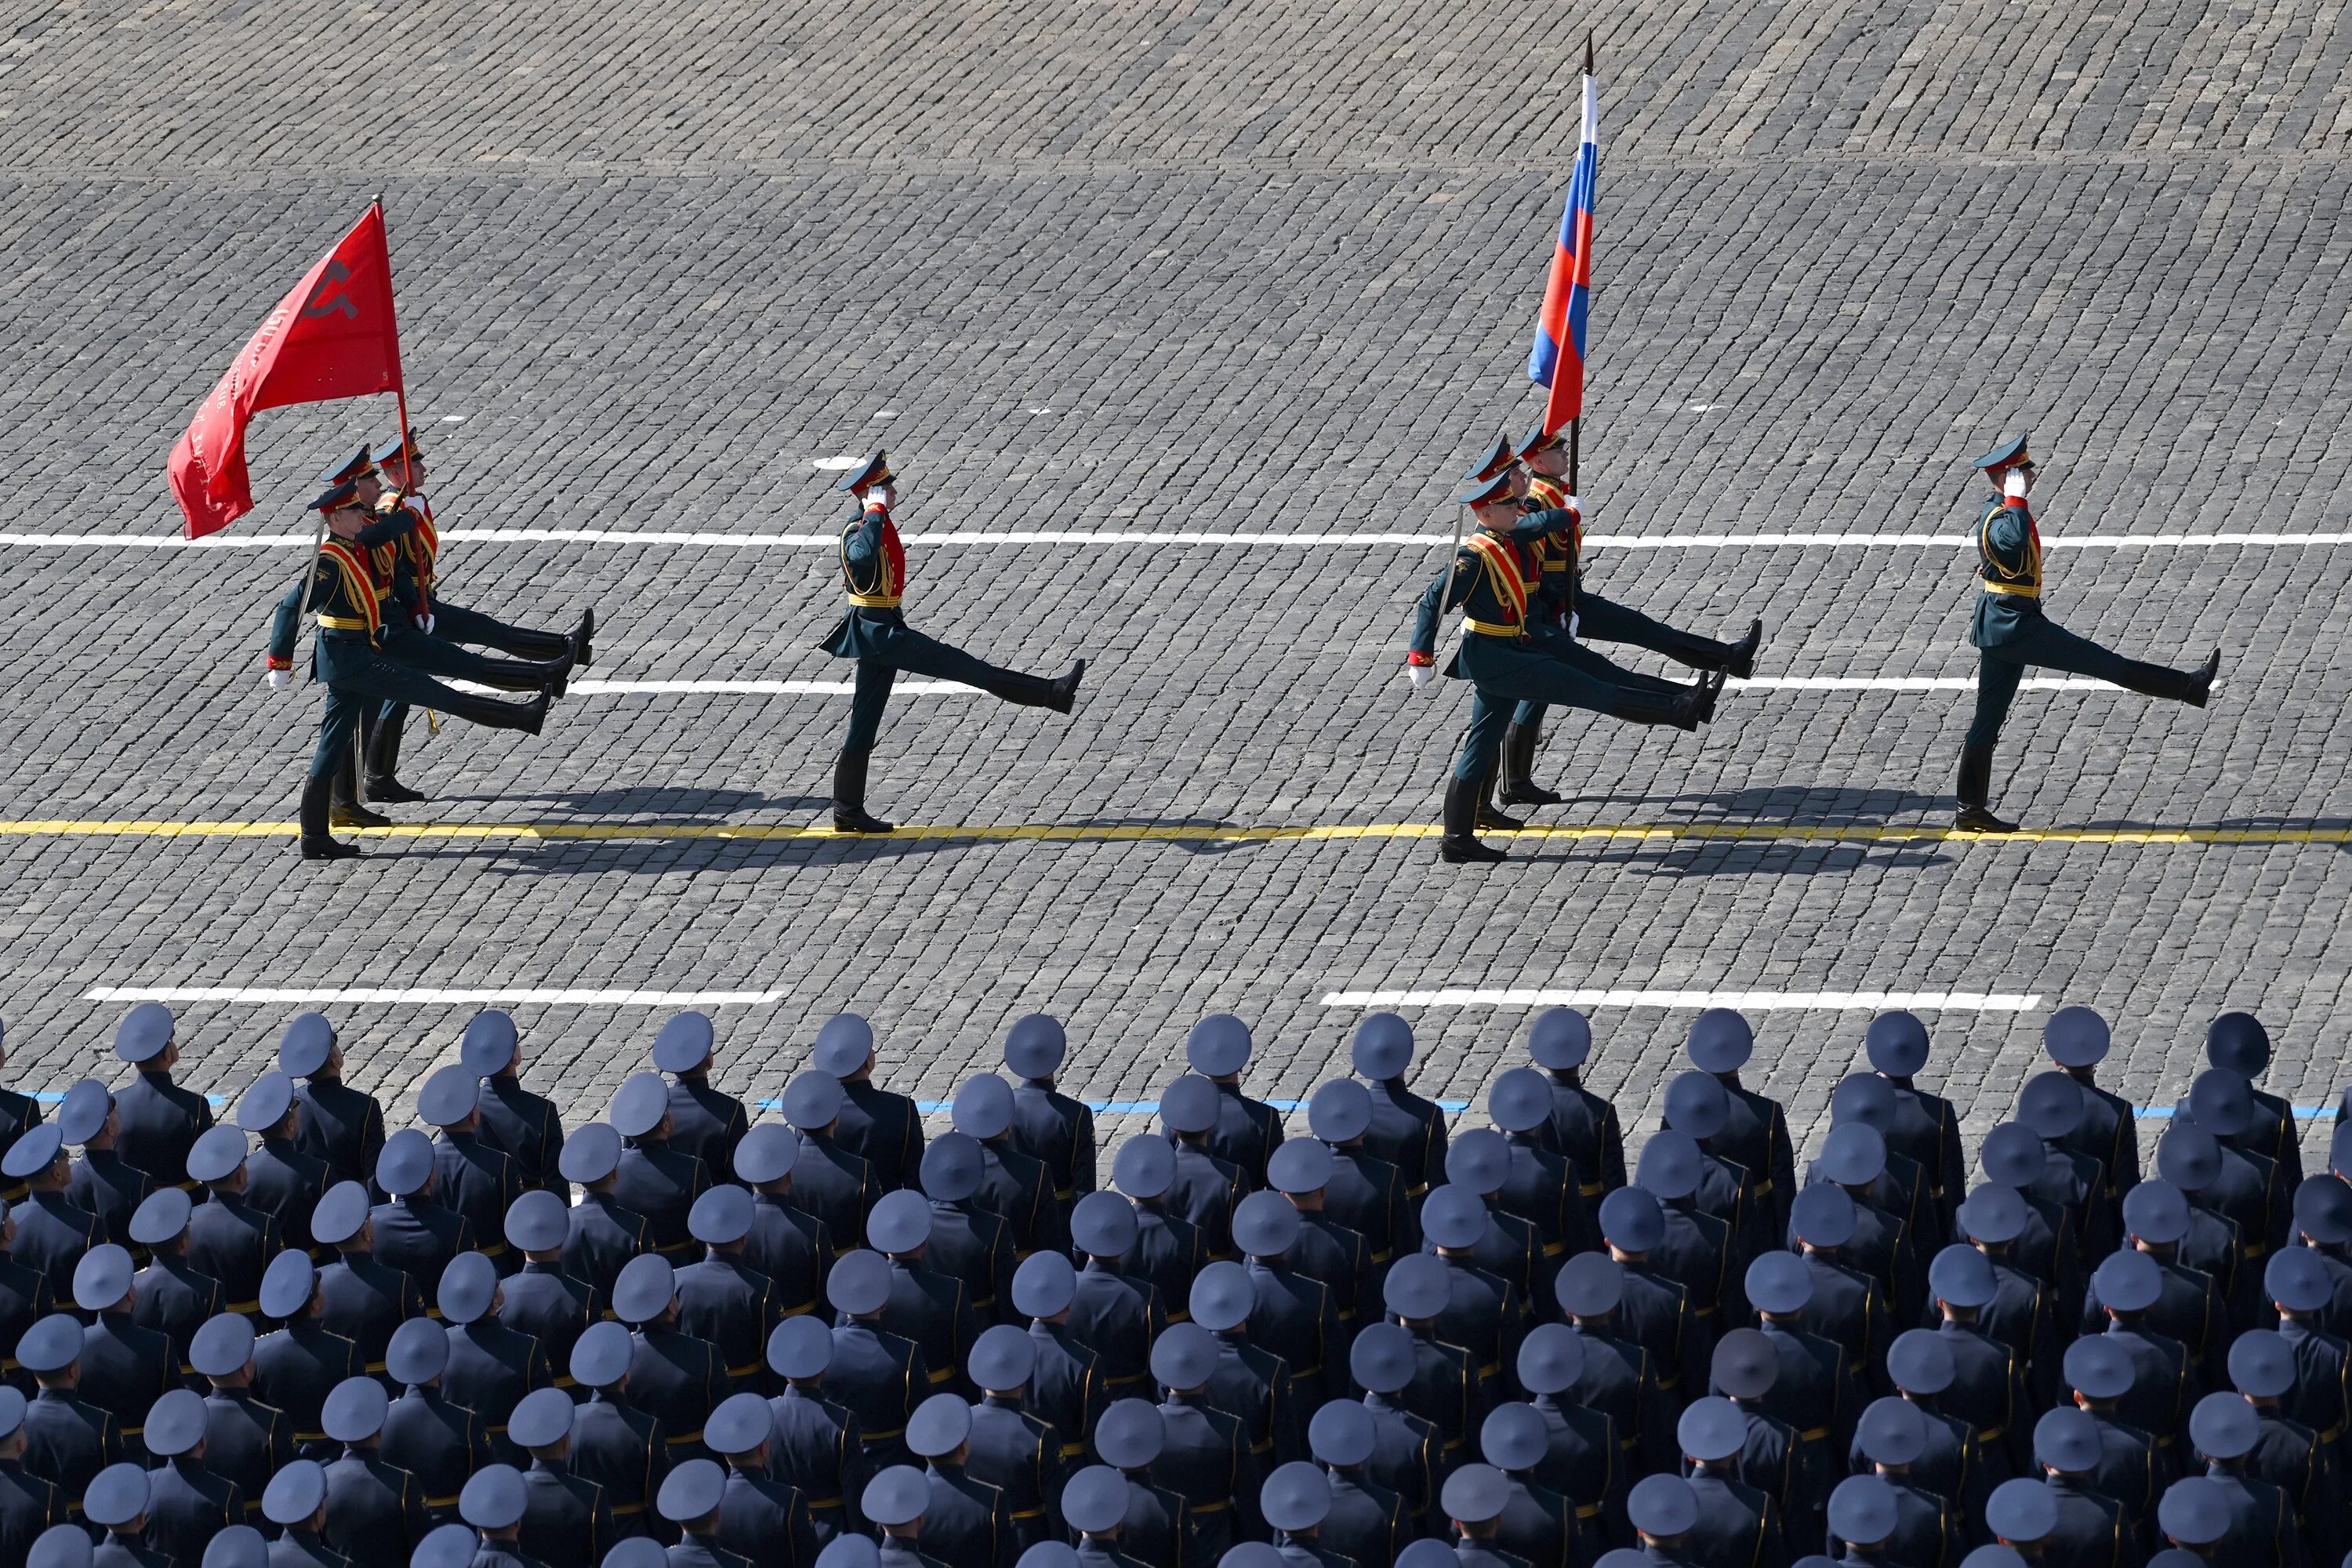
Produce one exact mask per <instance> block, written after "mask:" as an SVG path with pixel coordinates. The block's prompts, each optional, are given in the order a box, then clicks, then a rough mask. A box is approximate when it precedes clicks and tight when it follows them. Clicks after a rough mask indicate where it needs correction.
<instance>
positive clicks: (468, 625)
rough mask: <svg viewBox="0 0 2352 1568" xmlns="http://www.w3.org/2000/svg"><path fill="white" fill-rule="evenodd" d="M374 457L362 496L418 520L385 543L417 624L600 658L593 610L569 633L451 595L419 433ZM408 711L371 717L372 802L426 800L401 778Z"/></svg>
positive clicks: (401, 596) (559, 654)
mask: <svg viewBox="0 0 2352 1568" xmlns="http://www.w3.org/2000/svg"><path fill="white" fill-rule="evenodd" d="M373 460H374V464H375V468H376V469H377V472H378V474H379V475H380V476H381V478H380V479H379V480H378V482H377V483H376V485H375V487H374V488H375V489H376V490H377V494H376V495H374V496H373V498H369V497H365V496H364V495H363V496H362V499H363V500H365V501H366V504H367V505H368V506H370V507H371V508H372V509H373V510H374V511H375V513H376V515H377V518H378V520H379V523H382V522H397V521H399V520H400V518H401V515H402V514H406V515H407V517H408V518H409V519H410V520H411V521H409V523H408V526H407V527H406V529H405V531H403V532H401V533H400V535H399V537H398V538H397V539H396V540H394V541H393V542H392V543H391V544H389V545H385V546H380V547H379V552H390V553H391V554H392V555H393V561H394V568H393V574H392V595H393V598H394V601H396V603H397V605H398V609H399V612H400V613H401V614H402V615H403V616H405V617H406V618H407V620H408V622H409V624H410V625H411V626H415V628H416V629H417V630H419V631H421V632H424V633H426V634H428V635H430V636H432V637H437V638H439V639H440V640H442V641H443V642H449V643H466V644H469V645H471V646H473V647H489V648H496V649H498V650H499V652H500V653H504V654H509V655H511V656H512V657H514V658H519V659H536V660H541V661H546V660H555V659H565V660H568V661H569V663H571V664H572V665H576V666H578V667H580V668H583V669H584V668H587V667H588V666H589V665H591V664H593V663H594V662H595V658H594V649H593V646H592V639H593V637H594V636H595V633H596V612H595V610H594V608H593V607H591V608H589V609H586V610H583V611H582V612H581V615H580V625H579V627H578V629H576V630H574V631H573V632H572V633H571V634H570V635H569V636H567V635H565V634H563V633H562V632H542V631H532V630H530V629H529V628H527V627H523V626H508V625H506V624H505V623H504V622H501V621H497V620H493V619H492V618H491V617H489V616H486V615H483V614H481V613H479V612H478V611H475V610H469V609H467V608H466V607H465V606H463V605H453V604H451V603H449V602H448V601H447V600H446V599H444V598H443V597H442V596H441V592H440V588H441V584H440V572H439V568H440V553H441V534H440V530H439V528H438V526H437V525H436V523H435V521H434V519H433V506H432V503H431V502H429V501H428V500H425V452H424V449H423V448H422V447H419V446H418V445H417V444H416V433H415V431H414V430H410V431H405V432H404V433H403V434H402V436H401V437H400V438H398V439H396V440H394V441H392V442H390V443H388V444H386V445H384V446H383V447H377V448H376V449H375V451H374V453H373ZM407 716H408V704H407V703H406V702H387V703H385V704H384V705H383V707H382V708H381V709H379V710H377V711H376V712H375V713H374V714H373V715H372V716H371V717H372V722H371V723H370V724H369V725H368V726H367V729H368V734H367V737H366V739H367V797H368V798H369V799H370V800H373V801H384V802H405V801H418V800H423V799H424V798H425V796H424V795H422V794H420V793H418V792H417V791H415V790H412V789H410V788H408V787H407V786H406V785H404V784H402V783H401V782H400V780H399V777H398V773H399V771H400V732H401V727H402V724H403V722H404V721H405V720H406V718H407Z"/></svg>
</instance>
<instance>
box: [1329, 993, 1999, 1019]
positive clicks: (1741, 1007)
mask: <svg viewBox="0 0 2352 1568" xmlns="http://www.w3.org/2000/svg"><path fill="white" fill-rule="evenodd" d="M1323 1005H1324V1006H1326V1007H1673V1008H1681V1007H1692V1008H1704V1007H1732V1008H1737V1009H1738V1011H1740V1012H1743V1013H1785V1012H1806V1013H1813V1012H1843V1011H1851V1010H1860V1009H1871V1010H1881V1009H1885V1008H1889V1007H1928V1008H1935V1009H1939V1010H1942V1011H1945V1012H1957V1013H2028V1012H2032V1010H2033V1009H2034V1008H2036V1007H2039V1006H2041V1005H2042V998H2041V997H2040V996H2039V995H2038V994H2037V995H2030V996H2021V995H2015V994H2000V993H1997V992H1984V991H1554V990H1545V989H1541V988H1530V989H1504V990H1496V991H1485V990H1452V989H1447V990H1439V991H1328V992H1325V993H1324V994H1323Z"/></svg>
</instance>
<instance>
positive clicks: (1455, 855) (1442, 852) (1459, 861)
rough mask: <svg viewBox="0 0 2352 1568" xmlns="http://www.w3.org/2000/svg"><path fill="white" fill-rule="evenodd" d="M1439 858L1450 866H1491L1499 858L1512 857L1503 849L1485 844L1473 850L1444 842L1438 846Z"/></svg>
mask: <svg viewBox="0 0 2352 1568" xmlns="http://www.w3.org/2000/svg"><path fill="white" fill-rule="evenodd" d="M1437 858H1439V859H1440V860H1442V861H1444V863H1445V864H1446V865H1448V866H1491V865H1493V864H1495V863H1496V861H1498V860H1507V859H1509V858H1510V857H1509V856H1507V855H1506V854H1504V853H1503V852H1502V851H1501V850H1499V849H1489V848H1487V847H1486V846H1484V845H1481V846H1479V847H1478V848H1476V849H1475V850H1471V849H1455V848H1453V847H1449V846H1446V845H1443V844H1441V845H1439V846H1438V848H1437Z"/></svg>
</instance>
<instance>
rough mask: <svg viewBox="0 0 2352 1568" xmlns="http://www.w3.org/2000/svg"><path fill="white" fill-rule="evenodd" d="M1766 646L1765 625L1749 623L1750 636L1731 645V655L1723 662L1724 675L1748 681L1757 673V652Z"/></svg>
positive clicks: (1758, 622) (1754, 622) (1757, 621)
mask: <svg viewBox="0 0 2352 1568" xmlns="http://www.w3.org/2000/svg"><path fill="white" fill-rule="evenodd" d="M1763 646H1764V623H1763V622H1762V621H1761V620H1760V619H1759V620H1753V621H1750V622H1748V635H1747V636H1746V637H1741V638H1740V639H1739V640H1738V642H1736V643H1733V644H1732V645H1731V652H1730V655H1729V656H1728V657H1727V658H1725V659H1724V661H1723V668H1724V673H1725V674H1727V675H1736V676H1738V678H1739V679H1742V680H1746V679H1748V677H1750V676H1752V675H1754V674H1755V673H1756V650H1757V649H1758V648H1759V647H1763Z"/></svg>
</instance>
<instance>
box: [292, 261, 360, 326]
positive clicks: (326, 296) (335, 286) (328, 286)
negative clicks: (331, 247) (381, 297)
mask: <svg viewBox="0 0 2352 1568" xmlns="http://www.w3.org/2000/svg"><path fill="white" fill-rule="evenodd" d="M351 276H352V269H351V268H348V267H346V266H344V265H343V264H342V263H341V262H340V261H330V262H328V263H327V270H326V271H325V272H324V273H322V274H320V278H319V286H318V287H317V288H316V289H312V290H310V300H308V301H306V302H305V303H304V305H303V306H302V314H303V315H304V316H306V317H309V318H311V319H314V320H315V319H317V318H320V317H324V316H331V315H333V314H335V313H336V312H337V311H338V310H340V311H341V312H342V313H343V314H344V315H346V316H349V317H350V318H351V319H352V321H358V320H359V319H360V308H359V307H358V306H357V305H354V304H353V303H352V297H351V296H350V295H348V294H346V293H344V292H342V290H341V287H340V285H341V284H343V283H347V282H349V281H350V280H351Z"/></svg>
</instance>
